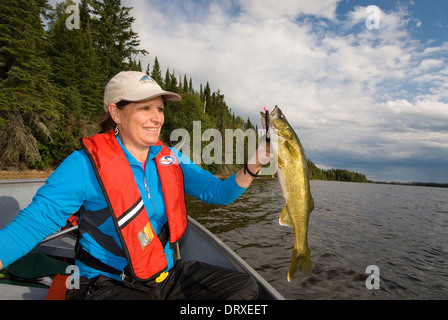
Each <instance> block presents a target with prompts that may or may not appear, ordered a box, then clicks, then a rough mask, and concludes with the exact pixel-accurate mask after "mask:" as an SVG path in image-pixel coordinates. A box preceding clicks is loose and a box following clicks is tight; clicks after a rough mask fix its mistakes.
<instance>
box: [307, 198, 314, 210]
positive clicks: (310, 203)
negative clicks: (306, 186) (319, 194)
mask: <svg viewBox="0 0 448 320" xmlns="http://www.w3.org/2000/svg"><path fill="white" fill-rule="evenodd" d="M308 201H309V202H308V206H309V208H310V212H309V213H311V211H313V210H314V199H313V197H312V196H311V194H310V198H309V200H308Z"/></svg>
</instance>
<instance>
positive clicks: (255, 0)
mask: <svg viewBox="0 0 448 320" xmlns="http://www.w3.org/2000/svg"><path fill="white" fill-rule="evenodd" d="M340 1H341V0H321V1H308V0H282V1H272V0H241V1H240V4H241V7H242V10H243V11H244V13H245V14H247V15H248V16H253V17H257V18H262V19H266V18H268V19H279V18H282V17H285V16H286V17H289V18H296V17H297V16H299V15H301V14H305V15H314V16H318V17H323V18H327V19H334V18H335V12H336V7H337V4H338V2H340Z"/></svg>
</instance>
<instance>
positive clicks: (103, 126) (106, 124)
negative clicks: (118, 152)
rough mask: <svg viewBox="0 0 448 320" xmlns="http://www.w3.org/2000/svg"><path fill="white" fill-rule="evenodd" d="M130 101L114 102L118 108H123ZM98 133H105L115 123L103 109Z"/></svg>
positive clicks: (111, 128)
mask: <svg viewBox="0 0 448 320" xmlns="http://www.w3.org/2000/svg"><path fill="white" fill-rule="evenodd" d="M130 103H131V101H126V100H121V101H119V102H117V103H116V105H117V107H118V109H120V110H123V109H124V108H125V107H126V106H127V105H128V104H130ZM99 122H100V133H105V132H107V131H109V130H114V129H115V127H116V126H117V124H116V123H115V121H114V120H113V119H112V117H111V115H110V113H109V112H106V111H103V114H102V115H101V117H100V121H99Z"/></svg>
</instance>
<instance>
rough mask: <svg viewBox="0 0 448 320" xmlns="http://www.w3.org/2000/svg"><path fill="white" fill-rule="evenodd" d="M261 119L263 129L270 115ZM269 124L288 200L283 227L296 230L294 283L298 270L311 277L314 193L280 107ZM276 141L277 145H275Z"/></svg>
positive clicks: (302, 153) (298, 145)
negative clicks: (310, 228)
mask: <svg viewBox="0 0 448 320" xmlns="http://www.w3.org/2000/svg"><path fill="white" fill-rule="evenodd" d="M261 116H262V121H261V122H262V124H263V127H266V119H265V118H266V113H264V112H261ZM268 123H269V130H268V132H269V135H270V137H271V144H270V145H271V150H272V151H274V153H276V155H277V159H278V160H277V161H278V162H277V163H278V171H277V175H278V179H279V182H280V187H281V190H282V193H283V197H284V198H285V200H286V204H285V206H284V207H283V210H282V212H281V215H280V218H279V223H280V225H282V226H289V227H292V228H294V235H295V243H294V248H293V252H292V257H291V263H290V265H289V271H288V277H287V279H288V281H291V279H292V277H293V275H294V273H295V272H296V270H297V269H299V270H301V271H302V272H303V273H304V274H306V275H309V274H311V255H310V250H309V249H308V243H307V233H308V220H309V217H310V213H311V211H313V209H314V201H313V197H312V196H311V191H310V182H309V173H308V166H307V159H306V156H305V151H304V149H303V147H302V144H301V143H300V141H299V138H298V137H297V134H296V133H295V132H294V130H293V129H292V127H291V126H290V124H289V123H288V121H287V120H286V117H285V116H284V114H283V113H282V111H281V110H280V108H279V107H277V106H275V108H274V110H273V111H272V112H271V113H270V114H269V122H268ZM265 129H266V128H265ZM272 129H276V130H272ZM274 135H275V137H274ZM272 138H274V141H276V142H277V143H272ZM275 144H277V145H275Z"/></svg>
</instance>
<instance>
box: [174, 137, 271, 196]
mask: <svg viewBox="0 0 448 320" xmlns="http://www.w3.org/2000/svg"><path fill="white" fill-rule="evenodd" d="M267 149H268V147H266V144H264V143H262V144H260V146H259V148H258V152H255V154H254V155H253V156H252V157H251V159H250V160H249V162H248V168H249V170H250V171H251V172H252V173H254V174H256V173H257V172H258V171H259V169H260V168H261V166H263V165H264V164H267V163H269V161H270V160H271V159H273V155H271V154H270V153H269V151H266V150H267ZM172 150H173V153H174V154H175V155H176V156H177V157H178V159H179V161H180V163H181V166H182V171H183V173H184V184H185V191H186V193H188V194H190V195H192V196H194V197H196V198H198V199H199V200H201V201H203V202H207V203H213V204H230V203H232V202H233V201H235V200H236V199H237V198H238V197H239V196H240V195H241V194H242V193H243V192H244V191H245V190H246V189H247V188H248V187H249V185H250V183H251V182H252V180H253V177H252V176H251V175H250V174H249V173H247V172H246V173H244V169H241V170H239V171H238V172H237V173H235V174H234V175H232V176H231V177H229V178H227V179H225V180H220V179H218V178H217V177H215V176H213V175H212V174H211V173H210V172H208V171H206V170H204V169H202V168H200V167H199V166H197V165H196V164H194V163H193V162H191V160H190V159H188V158H187V157H186V156H184V155H183V154H181V153H180V152H179V151H177V150H175V149H172Z"/></svg>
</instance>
